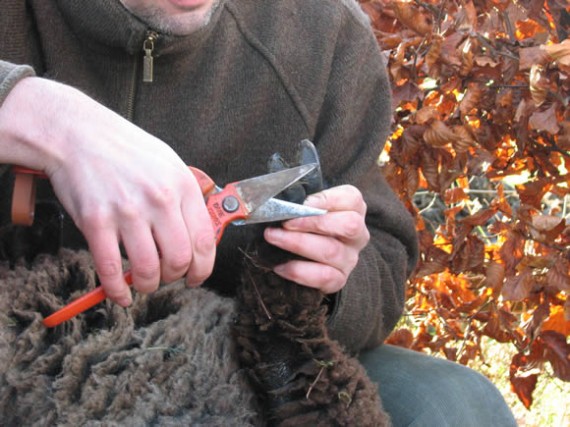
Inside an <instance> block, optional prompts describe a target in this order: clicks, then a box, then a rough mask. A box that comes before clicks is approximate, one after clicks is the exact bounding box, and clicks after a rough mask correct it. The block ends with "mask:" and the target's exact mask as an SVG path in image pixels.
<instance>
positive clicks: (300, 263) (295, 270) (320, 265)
mask: <svg viewBox="0 0 570 427" xmlns="http://www.w3.org/2000/svg"><path fill="white" fill-rule="evenodd" d="M305 204H306V205H307V206H312V207H315V208H321V209H326V210H327V211H328V213H326V214H325V215H321V216H313V217H305V218H297V219H292V220H289V221H286V222H285V223H283V228H281V229H280V228H268V229H266V230H265V239H266V240H267V241H268V242H269V243H271V244H273V245H275V246H277V247H279V248H281V249H284V250H287V251H289V252H292V253H294V254H297V255H300V256H302V257H304V258H306V260H293V261H288V262H287V263H285V264H281V265H278V266H276V267H275V268H274V271H275V273H277V274H279V275H280V276H282V277H284V278H286V279H288V280H292V281H294V282H296V283H299V284H300V285H305V286H309V287H312V288H317V289H320V290H321V291H323V292H324V293H326V294H331V293H335V292H338V291H340V290H341V289H342V288H343V287H344V285H345V284H346V281H347V280H348V276H349V275H350V273H351V272H352V270H353V269H354V267H355V266H356V264H357V262H358V257H359V254H360V251H361V250H362V248H364V246H366V244H367V243H368V240H369V239H370V233H369V232H368V229H367V228H366V224H365V222H364V218H365V215H366V203H365V202H364V200H363V198H362V194H361V193H360V191H359V190H358V189H357V188H356V187H353V186H350V185H343V186H340V187H334V188H330V189H328V190H324V191H321V192H320V193H315V194H312V195H310V196H309V197H308V198H307V200H306V201H305Z"/></svg>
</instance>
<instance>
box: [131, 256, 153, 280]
mask: <svg viewBox="0 0 570 427" xmlns="http://www.w3.org/2000/svg"><path fill="white" fill-rule="evenodd" d="M131 271H132V273H133V276H135V277H136V278H138V279H142V280H144V281H152V280H154V279H156V277H157V276H158V273H159V265H158V263H156V262H154V261H146V262H145V261H142V262H137V263H134V264H132V267H131Z"/></svg>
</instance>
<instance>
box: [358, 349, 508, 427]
mask: <svg viewBox="0 0 570 427" xmlns="http://www.w3.org/2000/svg"><path fill="white" fill-rule="evenodd" d="M360 362H361V363H362V364H363V366H364V367H365V368H366V371H367V372H368V375H369V376H370V378H371V379H372V381H374V382H375V383H377V384H379V390H380V396H381V397H382V403H383V405H384V409H385V410H386V411H387V412H388V413H389V414H390V416H391V417H392V423H393V424H394V427H403V426H414V427H419V426H422V427H424V426H425V427H447V426H449V427H493V426H515V427H516V425H517V423H516V422H515V419H514V417H513V415H512V412H511V411H510V409H509V407H508V406H507V404H506V403H505V400H504V399H503V396H502V395H501V394H500V392H499V390H497V388H496V387H495V386H494V385H493V384H492V383H491V382H490V381H489V380H488V379H487V378H486V377H484V376H483V375H481V374H479V373H478V372H475V371H473V370H472V369H469V368H467V367H465V366H462V365H460V364H458V363H453V362H450V361H448V360H444V359H438V358H435V357H431V356H427V355H425V354H422V353H418V352H415V351H412V350H407V349H403V348H400V347H394V346H391V345H383V346H381V347H379V348H375V349H373V350H369V351H367V352H365V353H363V354H361V356H360Z"/></svg>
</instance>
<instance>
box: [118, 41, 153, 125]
mask: <svg viewBox="0 0 570 427" xmlns="http://www.w3.org/2000/svg"><path fill="white" fill-rule="evenodd" d="M157 39H158V34H157V33H155V32H154V31H148V32H147V34H146V38H145V39H144V41H143V51H144V56H143V82H145V83H152V82H153V80H154V56H153V53H154V43H155V42H156V40H157ZM139 60H140V59H139V57H138V56H137V57H135V59H134V61H133V73H132V76H131V84H130V88H129V96H128V98H127V111H126V115H125V117H126V118H127V120H129V121H131V122H132V121H133V114H134V105H135V94H136V90H137V79H138V74H139Z"/></svg>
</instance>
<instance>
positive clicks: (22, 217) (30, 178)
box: [12, 173, 36, 225]
mask: <svg viewBox="0 0 570 427" xmlns="http://www.w3.org/2000/svg"><path fill="white" fill-rule="evenodd" d="M35 206H36V176H35V175H34V174H29V173H16V174H15V177H14V192H13V193H12V222H13V223H14V224H17V225H32V224H33V222H34V212H35Z"/></svg>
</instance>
